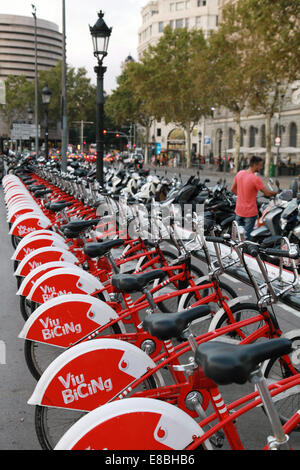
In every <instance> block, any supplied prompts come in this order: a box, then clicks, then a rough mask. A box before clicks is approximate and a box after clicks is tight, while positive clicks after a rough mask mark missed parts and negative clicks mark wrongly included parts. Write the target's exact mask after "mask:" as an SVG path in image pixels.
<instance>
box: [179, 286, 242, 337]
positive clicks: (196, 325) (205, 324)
mask: <svg viewBox="0 0 300 470" xmlns="http://www.w3.org/2000/svg"><path fill="white" fill-rule="evenodd" d="M201 284H207V281H203V283H200V284H199V285H201ZM219 287H220V289H221V291H222V293H223V294H224V295H225V297H228V299H229V300H230V299H235V298H236V297H237V294H236V292H235V291H234V290H233V289H232V287H230V286H229V285H228V284H226V283H225V282H222V281H220V282H219ZM201 295H202V296H203V297H206V296H208V295H209V289H203V291H201ZM196 300H197V299H195V297H194V293H193V292H190V293H189V294H188V295H187V297H186V299H185V301H184V304H183V307H184V310H186V309H187V308H189V307H190V306H192V305H193V303H194V302H195V301H196ZM212 305H214V304H212ZM212 310H213V309H212ZM211 319H212V315H211V314H209V315H207V316H206V317H202V318H199V320H196V321H195V322H193V323H192V324H191V331H192V333H193V335H194V336H200V335H201V334H204V333H207V332H208V328H209V325H210V323H211Z"/></svg>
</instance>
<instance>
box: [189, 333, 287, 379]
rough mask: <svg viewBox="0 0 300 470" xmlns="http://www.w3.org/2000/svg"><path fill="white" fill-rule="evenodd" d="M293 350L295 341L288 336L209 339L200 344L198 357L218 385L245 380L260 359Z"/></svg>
mask: <svg viewBox="0 0 300 470" xmlns="http://www.w3.org/2000/svg"><path fill="white" fill-rule="evenodd" d="M291 350H292V342H291V341H290V340H289V339H287V338H278V339H271V340H269V341H264V342H263V343H253V344H247V345H240V344H229V343H225V342H224V343H223V342H221V341H209V342H207V343H203V344H200V345H199V346H198V347H197V350H196V353H195V361H196V363H197V364H198V365H199V366H201V367H202V368H203V371H204V374H205V376H206V377H208V378H210V379H212V380H213V381H214V382H215V383H217V384H218V385H228V384H232V383H237V384H244V383H246V382H247V381H248V379H249V376H250V374H251V372H253V371H255V369H256V368H257V366H258V364H259V363H260V362H263V361H265V360H266V359H271V358H273V357H279V356H282V355H283V354H288V353H290V352H291Z"/></svg>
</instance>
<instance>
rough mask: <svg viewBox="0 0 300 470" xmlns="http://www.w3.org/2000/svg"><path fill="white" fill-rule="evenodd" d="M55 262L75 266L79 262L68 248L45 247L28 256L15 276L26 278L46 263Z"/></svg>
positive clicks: (19, 266)
mask: <svg viewBox="0 0 300 470" xmlns="http://www.w3.org/2000/svg"><path fill="white" fill-rule="evenodd" d="M54 261H66V262H67V263H72V264H75V263H76V262H77V261H78V260H77V258H76V256H75V255H73V253H71V252H70V251H67V250H66V247H63V246H56V245H54V246H44V247H42V248H38V249H36V250H33V251H32V252H30V253H29V254H28V255H26V256H25V257H24V258H23V259H22V261H21V262H20V264H19V265H18V267H17V269H16V271H15V272H14V275H15V276H22V277H26V276H27V275H28V274H29V272H30V271H32V269H35V268H37V267H38V266H41V265H42V264H44V263H49V262H50V263H51V262H54Z"/></svg>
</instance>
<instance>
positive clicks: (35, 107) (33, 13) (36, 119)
mask: <svg viewBox="0 0 300 470" xmlns="http://www.w3.org/2000/svg"><path fill="white" fill-rule="evenodd" d="M31 6H32V16H33V19H34V49H35V53H34V57H35V66H34V80H35V103H34V119H35V122H34V124H35V153H36V156H37V157H38V154H39V105H38V59H37V19H36V7H35V5H31Z"/></svg>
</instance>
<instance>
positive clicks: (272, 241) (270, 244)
mask: <svg viewBox="0 0 300 470" xmlns="http://www.w3.org/2000/svg"><path fill="white" fill-rule="evenodd" d="M281 239H282V236H281V235H273V236H272V237H267V238H265V239H264V240H263V241H262V243H261V246H262V247H263V248H274V247H275V246H278V245H280V241H281Z"/></svg>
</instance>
